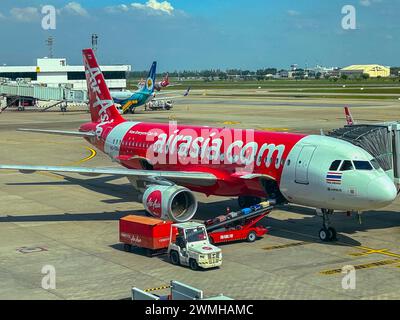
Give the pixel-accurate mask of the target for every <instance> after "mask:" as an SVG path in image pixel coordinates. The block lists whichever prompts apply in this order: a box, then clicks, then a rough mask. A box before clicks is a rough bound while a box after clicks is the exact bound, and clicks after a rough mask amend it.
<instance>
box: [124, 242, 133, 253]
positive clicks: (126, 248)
mask: <svg viewBox="0 0 400 320" xmlns="http://www.w3.org/2000/svg"><path fill="white" fill-rule="evenodd" d="M131 249H132V246H131V245H130V244H127V243H125V244H124V250H125V251H126V252H130V251H131Z"/></svg>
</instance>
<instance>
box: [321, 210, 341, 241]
mask: <svg viewBox="0 0 400 320" xmlns="http://www.w3.org/2000/svg"><path fill="white" fill-rule="evenodd" d="M318 211H319V210H318ZM320 213H321V214H322V219H323V223H322V229H321V230H319V234H318V235H319V238H320V239H321V240H322V241H325V242H330V241H336V240H337V232H336V230H335V228H333V227H331V226H330V224H331V223H330V220H329V215H330V214H333V210H328V209H321V211H320Z"/></svg>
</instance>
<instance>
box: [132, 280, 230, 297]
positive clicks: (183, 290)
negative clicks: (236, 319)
mask: <svg viewBox="0 0 400 320" xmlns="http://www.w3.org/2000/svg"><path fill="white" fill-rule="evenodd" d="M163 289H170V293H169V294H168V295H157V294H156V293H155V291H159V290H163ZM132 300H233V299H232V298H229V297H227V296H224V295H223V294H220V295H218V296H213V297H208V298H205V297H204V293H203V290H200V289H197V288H194V287H192V286H189V285H187V284H185V283H182V282H179V281H174V280H172V281H171V285H169V286H165V287H161V288H152V289H145V290H142V289H139V288H136V287H133V288H132Z"/></svg>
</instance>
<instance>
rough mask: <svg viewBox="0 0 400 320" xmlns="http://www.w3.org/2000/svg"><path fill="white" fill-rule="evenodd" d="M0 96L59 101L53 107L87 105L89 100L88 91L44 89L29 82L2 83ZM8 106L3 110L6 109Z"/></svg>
mask: <svg viewBox="0 0 400 320" xmlns="http://www.w3.org/2000/svg"><path fill="white" fill-rule="evenodd" d="M0 96H3V97H12V98H16V99H17V100H18V99H19V98H20V97H21V98H30V99H36V100H41V101H57V103H56V104H54V105H52V106H56V105H59V103H60V102H63V103H65V104H66V103H69V102H72V103H86V102H87V100H88V96H87V91H85V90H73V89H70V88H67V87H63V86H60V87H55V88H53V87H44V86H41V85H35V84H32V83H29V82H22V81H16V82H0ZM7 107H8V105H6V106H5V107H3V108H2V110H4V109H6V108H7Z"/></svg>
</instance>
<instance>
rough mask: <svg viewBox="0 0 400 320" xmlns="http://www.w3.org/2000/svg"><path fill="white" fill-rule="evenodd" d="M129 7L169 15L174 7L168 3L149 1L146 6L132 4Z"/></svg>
mask: <svg viewBox="0 0 400 320" xmlns="http://www.w3.org/2000/svg"><path fill="white" fill-rule="evenodd" d="M131 6H132V7H133V8H136V9H144V10H153V11H154V12H158V13H160V12H163V13H166V14H169V15H170V14H172V12H173V11H174V7H173V6H172V5H171V3H169V2H168V1H163V2H158V1H157V0H149V1H147V2H146V4H141V3H137V2H134V3H132V4H131Z"/></svg>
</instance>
